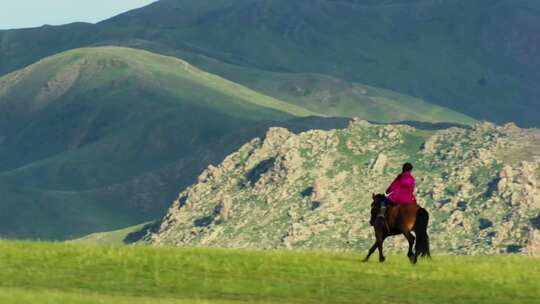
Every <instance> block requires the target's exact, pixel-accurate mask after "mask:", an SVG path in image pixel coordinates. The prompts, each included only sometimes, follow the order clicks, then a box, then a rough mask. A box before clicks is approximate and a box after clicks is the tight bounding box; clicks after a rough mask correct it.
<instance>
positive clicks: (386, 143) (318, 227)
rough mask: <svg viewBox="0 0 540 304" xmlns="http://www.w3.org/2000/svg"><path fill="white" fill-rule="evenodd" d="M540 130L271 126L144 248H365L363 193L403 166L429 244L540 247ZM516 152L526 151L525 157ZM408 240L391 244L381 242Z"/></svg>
mask: <svg viewBox="0 0 540 304" xmlns="http://www.w3.org/2000/svg"><path fill="white" fill-rule="evenodd" d="M539 134H540V132H539V131H538V130H524V129H519V128H518V127H516V126H515V125H505V126H496V125H493V124H490V123H482V124H479V125H477V126H475V127H473V128H470V129H461V128H450V129H446V130H441V131H437V132H435V131H433V132H432V133H429V132H426V131H423V130H416V129H414V128H412V127H409V126H401V125H392V126H388V125H374V124H370V123H369V122H367V121H363V120H358V119H356V120H352V121H351V123H350V124H349V126H348V127H347V128H346V129H343V130H331V131H320V130H313V131H308V132H305V133H300V134H298V135H295V134H293V133H291V132H289V131H288V130H286V129H283V128H271V129H270V130H268V132H267V134H266V136H265V137H264V138H263V139H254V140H252V141H251V142H249V143H247V144H245V145H244V146H243V147H242V148H241V149H240V150H238V151H237V152H235V153H233V154H231V155H230V156H228V157H227V158H226V159H225V160H224V161H223V162H222V164H220V165H218V166H209V167H208V168H207V169H206V170H205V171H204V172H203V173H201V175H200V176H199V178H198V180H197V183H196V184H194V185H192V186H191V187H189V188H187V189H186V190H185V191H183V192H182V193H181V194H180V195H179V197H178V199H177V200H176V201H175V202H174V204H173V205H172V207H171V208H170V210H169V212H168V214H167V216H165V217H164V219H163V220H162V222H161V227H160V229H159V231H157V232H155V233H153V234H151V235H148V236H147V238H146V239H145V240H146V241H147V242H150V243H152V244H158V245H159V244H167V245H179V246H217V247H239V248H245V247H250V248H317V249H328V250H365V249H366V248H367V247H368V246H369V245H370V244H371V242H372V240H373V235H372V230H371V227H370V226H369V208H370V203H371V193H373V192H383V191H384V190H385V189H386V186H387V185H388V184H389V183H390V182H391V180H392V179H393V178H394V177H395V175H396V174H397V173H399V172H400V169H401V165H402V164H403V162H406V161H410V162H413V164H414V166H415V170H414V174H415V176H416V179H417V189H416V190H417V191H416V192H417V197H418V200H419V202H420V204H422V205H423V206H424V207H426V208H427V209H428V210H429V212H430V213H431V218H432V221H431V223H430V234H431V237H432V243H433V247H434V248H433V250H434V251H438V252H447V253H459V254H495V253H524V254H538V248H539V245H538V240H539V232H538V231H539V230H538V229H539V228H536V227H535V226H534V224H533V222H531V218H534V217H535V216H537V215H538V214H539V213H540V205H539V198H540V191H539V183H538V181H537V179H538V175H539V163H540V162H539V160H540V150H538V149H536V148H535V147H537V146H540V135H539ZM525 152H526V153H525ZM405 246H406V242H405V241H404V240H401V239H400V238H395V239H393V240H390V241H389V243H388V248H390V249H391V250H398V249H402V248H404V247H405Z"/></svg>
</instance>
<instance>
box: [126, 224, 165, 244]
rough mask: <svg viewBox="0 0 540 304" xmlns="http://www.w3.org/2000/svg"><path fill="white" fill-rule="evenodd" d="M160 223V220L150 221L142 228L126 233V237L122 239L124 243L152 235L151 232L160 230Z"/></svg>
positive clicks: (134, 241) (130, 242)
mask: <svg viewBox="0 0 540 304" xmlns="http://www.w3.org/2000/svg"><path fill="white" fill-rule="evenodd" d="M159 224H160V222H159V221H155V222H152V223H149V224H148V225H146V226H144V227H143V228H142V229H141V230H137V231H134V232H131V233H129V234H128V235H126V237H125V238H124V239H123V240H122V242H123V243H124V244H133V243H136V242H138V241H140V240H142V239H143V238H144V237H145V236H147V235H150V234H151V233H155V232H158V230H159Z"/></svg>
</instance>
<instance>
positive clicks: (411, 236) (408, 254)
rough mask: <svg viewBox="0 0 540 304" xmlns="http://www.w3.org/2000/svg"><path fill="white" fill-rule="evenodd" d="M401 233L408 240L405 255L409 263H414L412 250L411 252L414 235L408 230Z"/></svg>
mask: <svg viewBox="0 0 540 304" xmlns="http://www.w3.org/2000/svg"><path fill="white" fill-rule="evenodd" d="M403 235H404V236H405V238H407V241H409V251H408V252H407V257H408V258H409V260H410V261H411V263H415V258H414V252H413V246H414V241H415V237H414V235H412V233H411V232H410V231H409V232H405V233H403Z"/></svg>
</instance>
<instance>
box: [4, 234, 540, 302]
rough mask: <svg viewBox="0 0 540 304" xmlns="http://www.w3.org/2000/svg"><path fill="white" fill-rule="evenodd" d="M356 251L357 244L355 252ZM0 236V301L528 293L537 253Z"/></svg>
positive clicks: (447, 297)
mask: <svg viewBox="0 0 540 304" xmlns="http://www.w3.org/2000/svg"><path fill="white" fill-rule="evenodd" d="M362 253H363V252H362ZM361 257H362V256H361V255H360V254H359V253H324V252H282V251H264V252H263V251H243V250H221V249H178V248H152V247H137V246H135V247H122V246H95V245H75V244H51V243H28V242H1V243H0V267H1V269H2V271H1V272H0V302H2V303H248V302H249V303H441V304H445V303H490V304H496V303H536V301H537V299H538V298H539V297H540V289H538V288H537V287H538V280H539V279H540V263H538V262H539V261H538V259H535V258H530V257H522V256H482V257H481V256H478V257H462V256H436V257H434V258H433V259H432V260H431V261H422V262H421V263H419V264H418V265H417V266H412V265H410V264H409V263H408V262H407V260H406V258H405V257H403V256H392V257H389V258H388V261H387V262H386V263H385V264H379V263H378V262H375V261H373V262H370V263H367V264H362V263H360V259H361Z"/></svg>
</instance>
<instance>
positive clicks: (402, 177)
mask: <svg viewBox="0 0 540 304" xmlns="http://www.w3.org/2000/svg"><path fill="white" fill-rule="evenodd" d="M412 169H413V166H412V164H410V163H405V164H404V165H403V170H402V172H401V174H399V175H398V176H397V177H396V179H394V181H393V182H392V184H391V185H390V187H388V189H386V194H388V200H387V201H383V203H382V205H381V210H380V212H379V216H382V217H384V216H385V214H386V206H387V203H391V204H394V205H411V204H416V198H415V197H414V177H413V175H412V173H411V172H412Z"/></svg>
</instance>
